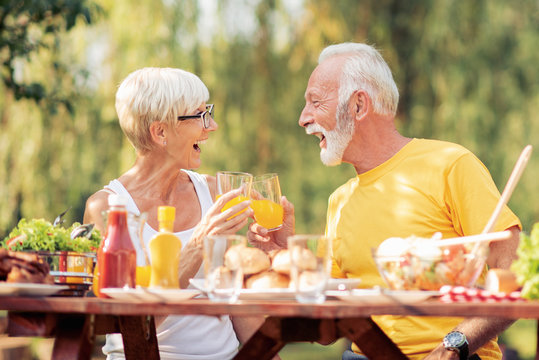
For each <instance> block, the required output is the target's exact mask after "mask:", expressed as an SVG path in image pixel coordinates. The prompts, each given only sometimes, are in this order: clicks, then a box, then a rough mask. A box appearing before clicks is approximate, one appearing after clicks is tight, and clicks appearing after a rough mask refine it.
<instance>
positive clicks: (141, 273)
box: [127, 212, 152, 287]
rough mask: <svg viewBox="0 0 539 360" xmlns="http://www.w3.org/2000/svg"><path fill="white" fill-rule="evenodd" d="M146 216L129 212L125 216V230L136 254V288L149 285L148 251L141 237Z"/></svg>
mask: <svg viewBox="0 0 539 360" xmlns="http://www.w3.org/2000/svg"><path fill="white" fill-rule="evenodd" d="M147 216H148V214H146V213H141V214H139V215H137V214H133V213H131V212H129V213H128V214H127V228H128V229H129V235H130V236H131V241H132V242H133V246H134V247H135V250H136V252H137V268H136V273H135V283H136V285H137V286H142V287H148V285H149V284H150V275H151V272H152V271H151V266H150V257H149V256H148V250H147V248H146V244H145V243H144V240H143V239H144V238H143V236H142V234H143V230H144V224H146V220H147Z"/></svg>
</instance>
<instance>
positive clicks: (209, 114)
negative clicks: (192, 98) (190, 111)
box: [178, 104, 213, 129]
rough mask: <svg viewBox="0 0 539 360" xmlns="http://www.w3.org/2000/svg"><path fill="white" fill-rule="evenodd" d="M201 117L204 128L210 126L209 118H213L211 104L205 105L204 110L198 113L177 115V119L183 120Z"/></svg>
mask: <svg viewBox="0 0 539 360" xmlns="http://www.w3.org/2000/svg"><path fill="white" fill-rule="evenodd" d="M196 118H200V119H202V124H204V129H207V128H209V127H210V123H211V120H212V119H213V104H208V105H206V111H203V112H201V113H200V114H198V115H183V116H178V120H180V121H183V120H187V119H196Z"/></svg>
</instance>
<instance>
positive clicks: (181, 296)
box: [100, 287, 200, 302]
mask: <svg viewBox="0 0 539 360" xmlns="http://www.w3.org/2000/svg"><path fill="white" fill-rule="evenodd" d="M100 291H101V292H102V293H103V294H106V295H108V296H110V297H111V298H113V299H117V300H124V301H145V302H178V301H183V300H188V299H191V298H193V297H195V296H197V295H199V294H200V291H199V290H194V289H152V288H142V287H137V288H136V289H132V288H105V289H101V290H100Z"/></svg>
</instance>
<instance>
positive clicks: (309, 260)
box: [290, 247, 317, 270]
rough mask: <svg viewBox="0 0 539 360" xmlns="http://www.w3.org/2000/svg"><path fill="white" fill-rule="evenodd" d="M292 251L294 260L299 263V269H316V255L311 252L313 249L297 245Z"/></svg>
mask: <svg viewBox="0 0 539 360" xmlns="http://www.w3.org/2000/svg"><path fill="white" fill-rule="evenodd" d="M290 251H291V252H290V254H291V255H290V256H293V258H294V260H295V261H296V263H297V264H298V269H299V270H315V269H316V263H317V261H316V256H315V255H314V254H313V253H312V252H311V250H309V249H305V248H301V247H295V248H293V249H291V250H290Z"/></svg>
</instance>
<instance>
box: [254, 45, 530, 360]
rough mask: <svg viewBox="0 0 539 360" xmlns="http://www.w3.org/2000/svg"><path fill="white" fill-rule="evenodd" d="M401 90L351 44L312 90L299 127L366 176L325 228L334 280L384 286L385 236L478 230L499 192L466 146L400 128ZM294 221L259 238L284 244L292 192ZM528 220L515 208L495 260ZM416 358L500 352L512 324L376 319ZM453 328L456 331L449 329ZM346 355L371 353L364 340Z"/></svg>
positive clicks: (509, 251)
mask: <svg viewBox="0 0 539 360" xmlns="http://www.w3.org/2000/svg"><path fill="white" fill-rule="evenodd" d="M398 98H399V93H398V90H397V86H396V85H395V82H394V80H393V76H392V74H391V70H390V69H389V67H388V65H387V64H386V62H385V61H384V59H383V58H382V56H381V55H380V54H379V52H378V51H377V50H375V49H374V48H373V47H371V46H369V45H365V44H356V43H344V44H338V45H332V46H329V47H327V48H326V49H324V51H322V53H321V55H320V58H319V64H318V66H317V67H316V69H315V70H314V71H313V73H312V75H311V77H310V79H309V83H308V85H307V90H306V92H305V107H304V109H303V111H302V113H301V117H300V119H299V124H300V125H301V126H302V127H304V128H305V131H306V132H307V134H311V135H315V136H317V137H318V138H319V139H320V148H321V152H320V157H321V160H322V162H323V163H324V164H326V165H328V166H334V165H338V164H340V163H341V162H346V163H350V164H352V165H353V166H354V168H355V170H356V172H357V176H356V177H354V178H352V179H350V180H349V181H348V182H347V183H345V184H344V185H342V186H341V187H339V188H338V189H337V190H336V191H335V192H334V193H333V194H332V195H331V197H330V199H329V205H328V213H327V224H326V235H327V236H329V237H331V238H332V239H333V269H332V276H333V277H343V278H346V277H359V278H361V279H362V286H363V287H371V286H375V285H383V281H382V279H381V277H380V275H379V273H378V271H377V269H376V266H375V264H374V262H373V259H372V258H371V256H370V249H371V248H375V247H377V246H378V245H379V244H380V243H381V242H382V241H383V240H385V239H387V238H389V237H393V236H400V237H406V236H410V235H417V236H421V237H426V238H430V237H432V235H433V234H435V233H436V232H440V233H441V234H442V236H443V238H449V237H456V236H464V235H472V234H478V233H480V232H481V231H482V229H483V228H484V226H485V225H486V223H487V221H488V219H489V217H490V215H491V214H492V212H493V210H494V208H495V207H496V203H497V202H498V199H499V197H500V194H499V192H498V190H497V188H496V186H495V184H494V182H493V180H492V178H491V176H490V174H489V172H488V170H487V169H486V168H485V166H484V165H483V164H482V163H481V162H480V161H479V159H477V158H476V157H475V156H474V155H473V154H472V153H471V152H470V151H468V150H466V149H465V148H463V147H462V146H459V145H456V144H452V143H448V142H443V141H437V140H426V139H418V138H408V137H405V136H403V135H401V134H400V133H399V132H398V131H397V129H396V127H395V114H396V110H397V104H398ZM283 205H284V207H285V213H286V215H285V217H286V218H285V226H283V228H282V229H281V230H280V231H277V232H272V233H268V232H267V231H266V229H264V228H262V227H260V226H259V225H258V224H256V223H254V224H251V226H250V231H249V234H248V235H249V238H250V241H251V242H252V243H257V244H259V245H260V246H263V247H266V248H269V247H272V246H273V247H275V246H281V247H282V246H284V244H286V241H285V239H286V237H287V236H288V235H290V234H291V233H292V232H293V224H294V221H293V217H294V214H293V213H294V211H293V206H292V205H291V204H290V203H289V202H288V201H286V199H283ZM520 228H521V224H520V222H519V220H518V218H517V217H516V216H515V215H514V214H513V213H512V212H511V211H510V210H509V209H508V208H507V207H506V208H504V210H503V212H502V215H501V216H500V218H499V220H498V222H497V225H496V226H495V229H494V230H495V231H501V230H505V229H510V230H511V231H512V233H513V236H512V238H511V239H509V240H505V241H498V242H493V243H491V244H490V253H489V257H488V260H487V264H488V266H489V267H491V268H508V267H509V266H510V264H511V262H512V260H513V259H514V258H515V256H516V248H517V246H518V235H519V231H520ZM373 320H374V321H375V322H376V323H377V324H378V325H379V326H380V328H381V329H382V330H383V331H384V332H385V333H386V334H387V335H388V336H389V337H390V338H391V339H392V340H393V342H395V344H397V346H399V348H400V349H401V351H402V352H403V353H404V354H406V355H407V356H408V357H409V358H410V359H423V358H426V359H429V360H431V359H467V358H468V355H472V354H476V355H474V357H475V358H477V356H479V357H480V358H481V359H501V357H502V356H501V353H500V349H499V347H498V345H497V343H496V336H497V334H499V333H500V332H501V331H503V330H504V329H506V328H507V327H508V326H509V325H510V324H511V321H509V320H505V319H485V318H473V319H462V318H447V317H446V318H432V317H429V318H427V317H412V316H407V317H402V316H400V317H396V316H373ZM448 334H450V335H449V336H448ZM352 350H353V351H347V352H345V354H343V359H365V357H363V356H362V355H358V354H357V353H360V349H358V348H357V347H356V346H355V345H353V346H352Z"/></svg>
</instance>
